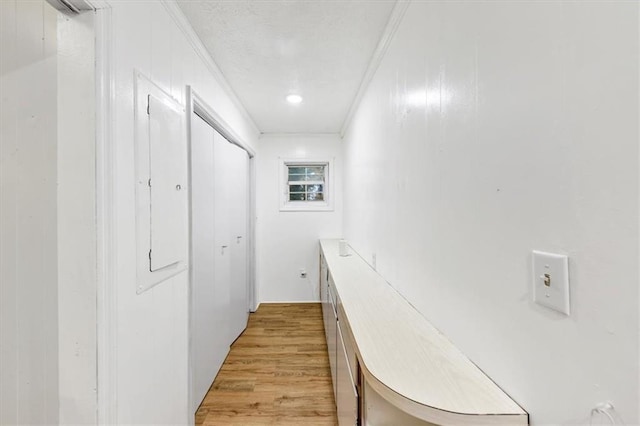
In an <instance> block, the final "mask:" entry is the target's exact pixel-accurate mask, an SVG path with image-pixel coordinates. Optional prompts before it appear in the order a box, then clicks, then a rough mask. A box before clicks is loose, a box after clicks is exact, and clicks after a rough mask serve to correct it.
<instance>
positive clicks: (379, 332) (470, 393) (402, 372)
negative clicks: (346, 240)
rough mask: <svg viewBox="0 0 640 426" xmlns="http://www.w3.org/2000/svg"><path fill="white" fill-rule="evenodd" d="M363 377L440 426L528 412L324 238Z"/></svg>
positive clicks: (518, 420)
mask: <svg viewBox="0 0 640 426" xmlns="http://www.w3.org/2000/svg"><path fill="white" fill-rule="evenodd" d="M320 245H321V250H322V252H323V253H324V256H325V259H326V262H327V265H328V267H329V270H330V272H331V275H332V277H333V280H334V282H335V288H336V290H337V293H338V295H339V297H340V299H341V301H342V304H343V309H344V312H345V315H346V318H347V321H348V322H349V326H350V329H351V331H352V333H353V337H354V340H355V345H356V347H357V348H356V351H357V353H358V359H359V361H360V364H361V368H362V369H363V372H364V374H365V379H367V381H368V382H369V383H370V384H371V385H372V387H374V388H375V389H376V391H377V392H378V393H380V394H381V395H382V396H383V397H385V398H386V399H388V400H389V401H390V402H392V403H394V404H395V405H397V406H398V407H400V408H402V409H404V410H405V411H407V412H409V413H410V414H412V415H414V416H416V417H419V418H422V419H424V420H427V421H430V422H432V423H438V424H442V425H445V424H451V425H462V424H473V425H481V424H513V425H516V424H517V425H526V424H528V416H527V413H526V412H525V411H524V410H523V409H522V408H521V407H520V406H518V404H516V403H515V402H514V401H513V400H512V399H511V398H510V397H509V396H508V395H507V394H506V393H505V392H504V391H503V390H502V389H500V388H499V387H498V386H497V385H496V384H495V383H494V382H493V381H491V379H490V378H489V377H487V376H486V375H485V374H484V373H483V372H482V371H481V370H480V369H479V368H478V367H477V366H476V365H475V364H473V363H472V362H471V361H470V360H469V359H468V358H467V357H465V356H464V355H463V354H462V353H461V352H460V351H459V350H458V349H457V348H456V347H455V346H453V344H452V343H451V342H450V341H449V340H448V339H447V338H446V337H445V336H443V335H442V334H441V333H440V332H439V331H438V330H436V329H435V328H434V327H433V326H432V325H431V324H430V323H429V321H427V320H426V319H425V318H424V317H423V316H422V315H421V314H420V313H419V312H418V311H417V310H416V309H415V308H413V306H411V305H410V304H409V303H408V302H407V301H406V300H405V299H404V298H403V297H402V296H401V295H400V294H399V293H398V292H397V291H396V290H394V289H393V288H392V287H391V286H390V285H389V284H388V283H387V282H386V281H385V280H384V278H382V277H381V276H380V275H379V274H378V273H377V272H376V271H374V270H373V269H372V268H371V267H370V266H369V265H368V264H367V263H366V262H365V261H364V260H363V259H362V258H361V257H359V256H358V255H357V254H355V253H353V250H351V253H352V254H351V255H350V256H346V257H342V256H339V255H338V240H321V241H320Z"/></svg>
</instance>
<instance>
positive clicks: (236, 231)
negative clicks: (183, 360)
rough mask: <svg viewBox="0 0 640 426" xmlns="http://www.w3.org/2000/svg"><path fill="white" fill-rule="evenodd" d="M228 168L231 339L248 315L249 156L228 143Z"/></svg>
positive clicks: (236, 335)
mask: <svg viewBox="0 0 640 426" xmlns="http://www.w3.org/2000/svg"><path fill="white" fill-rule="evenodd" d="M230 148H231V149H230V152H229V164H230V165H231V167H232V170H231V184H230V185H229V188H230V190H231V191H230V195H229V199H230V203H229V209H230V210H231V222H230V229H231V230H232V242H231V244H232V245H231V330H230V331H231V338H232V340H235V339H236V338H237V337H238V336H239V335H240V334H241V333H242V331H243V330H244V329H245V328H246V326H247V319H248V317H249V301H248V297H249V294H248V280H247V278H248V274H247V254H248V252H247V244H248V241H247V229H248V224H247V216H248V207H249V200H248V194H249V188H248V183H249V178H248V174H249V167H248V166H249V164H248V161H249V157H248V155H247V152H246V151H245V150H243V149H241V148H239V147H237V146H235V145H230Z"/></svg>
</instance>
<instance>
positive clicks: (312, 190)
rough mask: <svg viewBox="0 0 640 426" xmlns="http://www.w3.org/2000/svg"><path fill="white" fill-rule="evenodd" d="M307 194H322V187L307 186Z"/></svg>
mask: <svg viewBox="0 0 640 426" xmlns="http://www.w3.org/2000/svg"><path fill="white" fill-rule="evenodd" d="M307 192H322V185H307Z"/></svg>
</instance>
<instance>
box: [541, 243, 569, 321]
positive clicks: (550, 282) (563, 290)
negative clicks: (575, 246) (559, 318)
mask: <svg viewBox="0 0 640 426" xmlns="http://www.w3.org/2000/svg"><path fill="white" fill-rule="evenodd" d="M533 301H534V302H536V303H537V304H539V305H542V306H546V307H547V308H550V309H553V310H555V311H558V312H561V313H563V314H565V315H570V314H571V309H570V303H569V258H568V257H567V256H566V255H563V254H554V253H545V252H542V251H536V250H534V251H533Z"/></svg>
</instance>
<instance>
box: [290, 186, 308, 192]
mask: <svg viewBox="0 0 640 426" xmlns="http://www.w3.org/2000/svg"><path fill="white" fill-rule="evenodd" d="M289 192H306V191H305V185H289Z"/></svg>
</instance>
